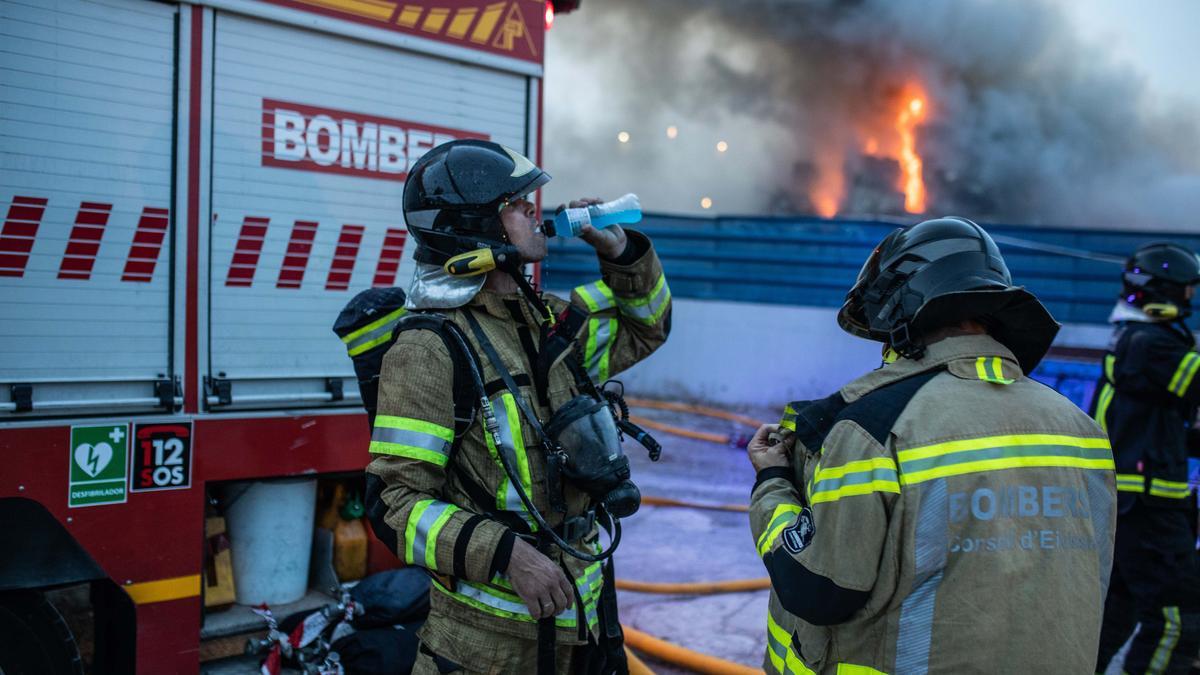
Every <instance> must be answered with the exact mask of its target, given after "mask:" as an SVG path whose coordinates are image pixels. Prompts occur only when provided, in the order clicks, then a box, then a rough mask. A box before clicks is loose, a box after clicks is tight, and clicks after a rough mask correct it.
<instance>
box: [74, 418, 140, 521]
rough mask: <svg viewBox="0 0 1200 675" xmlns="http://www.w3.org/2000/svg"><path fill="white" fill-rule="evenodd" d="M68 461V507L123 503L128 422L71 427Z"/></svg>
mask: <svg viewBox="0 0 1200 675" xmlns="http://www.w3.org/2000/svg"><path fill="white" fill-rule="evenodd" d="M70 461H71V472H70V478H69V481H68V483H69V485H68V488H67V506H68V507H71V508H75V507H78V506H98V505H100V504H122V503H124V502H125V500H126V499H127V497H128V495H127V493H126V490H125V476H126V473H127V472H128V470H129V425H128V424H106V425H98V426H79V427H71V460H70Z"/></svg>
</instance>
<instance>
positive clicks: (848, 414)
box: [830, 368, 942, 445]
mask: <svg viewBox="0 0 1200 675" xmlns="http://www.w3.org/2000/svg"><path fill="white" fill-rule="evenodd" d="M941 372H942V369H941V368H935V369H933V370H927V371H925V372H923V373H918V374H916V375H913V376H911V377H906V378H904V379H903V380H899V381H897V382H893V383H891V384H888V385H885V386H883V387H880V388H879V389H876V390H875V391H872V392H871V393H869V394H867V395H866V396H863V397H862V398H860V399H858V400H857V401H854V402H853V403H851V404H849V405H847V406H846V407H845V409H843V410H842V411H841V413H840V414H839V415H838V416H837V419H836V420H835V423H836V422H840V421H842V420H852V421H853V422H854V423H856V424H858V426H860V427H862V428H863V430H864V431H866V432H867V433H868V434H870V435H871V437H872V438H874V439H875V440H876V441H879V444H880V445H887V439H888V434H889V433H890V432H891V430H892V427H894V426H896V420H898V419H900V414H901V413H903V412H904V409H905V408H907V407H908V403H909V401H911V400H912V399H913V397H914V396H916V395H917V392H918V391H920V390H921V387H924V386H925V385H926V384H928V383H929V381H930V380H932V379H933V378H935V377H937V376H938V374H939V373H941ZM832 426H833V425H830V427H832Z"/></svg>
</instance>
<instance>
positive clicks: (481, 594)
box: [455, 581, 575, 624]
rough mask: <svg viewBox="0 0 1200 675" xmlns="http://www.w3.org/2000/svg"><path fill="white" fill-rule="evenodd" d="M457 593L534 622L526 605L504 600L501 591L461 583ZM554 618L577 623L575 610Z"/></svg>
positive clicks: (464, 582)
mask: <svg viewBox="0 0 1200 675" xmlns="http://www.w3.org/2000/svg"><path fill="white" fill-rule="evenodd" d="M455 592H456V593H458V594H459V595H461V596H463V597H466V598H470V599H471V600H474V601H475V602H478V603H480V604H482V605H487V606H488V607H491V608H492V609H498V610H501V611H503V612H508V613H510V614H519V615H521V616H526V617H529V619H530V620H531V621H532V620H533V615H532V614H530V613H529V609H528V608H527V607H525V603H523V602H515V601H513V600H509V599H508V598H502V597H500V596H499V591H491V589H488V588H487V587H486V586H483V585H482V584H476V583H474V582H470V581H460V582H459V584H458V589H457V590H456V591H455ZM554 618H555V619H556V620H561V621H570V622H571V623H572V624H573V623H574V622H575V610H574V609H565V610H563V611H562V612H559V613H558V614H557V615H556V616H555V617H554Z"/></svg>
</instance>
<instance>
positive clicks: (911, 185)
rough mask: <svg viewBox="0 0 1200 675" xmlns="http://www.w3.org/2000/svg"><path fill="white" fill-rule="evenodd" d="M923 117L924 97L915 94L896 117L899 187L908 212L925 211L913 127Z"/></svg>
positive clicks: (923, 185)
mask: <svg viewBox="0 0 1200 675" xmlns="http://www.w3.org/2000/svg"><path fill="white" fill-rule="evenodd" d="M924 117H925V99H924V98H922V97H921V96H920V95H915V96H913V97H912V98H911V99H909V100H908V102H907V104H906V105H905V106H904V107H903V108H901V109H900V114H899V115H898V116H897V117H896V133H898V134H899V135H900V157H899V158H898V159H899V160H900V181H901V184H900V189H901V190H903V191H904V210H905V211H908V212H909V213H924V211H925V180H924V178H923V177H922V175H921V168H922V162H921V156H920V155H918V154H917V138H916V133H915V129H916V126H917V124H918V123H919V122H920V121H921V120H922V119H924Z"/></svg>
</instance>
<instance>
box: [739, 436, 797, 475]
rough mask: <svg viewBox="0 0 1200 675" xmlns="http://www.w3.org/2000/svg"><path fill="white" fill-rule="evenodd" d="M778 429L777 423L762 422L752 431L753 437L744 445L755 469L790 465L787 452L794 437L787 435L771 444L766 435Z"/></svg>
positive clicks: (760, 469)
mask: <svg viewBox="0 0 1200 675" xmlns="http://www.w3.org/2000/svg"><path fill="white" fill-rule="evenodd" d="M778 431H779V425H778V424H764V425H762V426H761V427H759V428H758V431H756V432H754V438H752V439H750V444H749V445H747V446H746V454H747V455H749V457H750V463H751V464H753V465H754V470H755V471H762V470H763V469H766V468H769V467H772V466H782V467H789V466H791V465H792V463H791V460H790V459H788V454H789V452H790V450H791V446H792V443H794V442H795V438H796V437H795V436H792V435H788V436H787V438H786V439H785V440H783V441H781V442H779V443H775V444H774V445H772V444H771V439H770V438H768V437H769V436H770V435H771V434H772V433H774V432H778Z"/></svg>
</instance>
